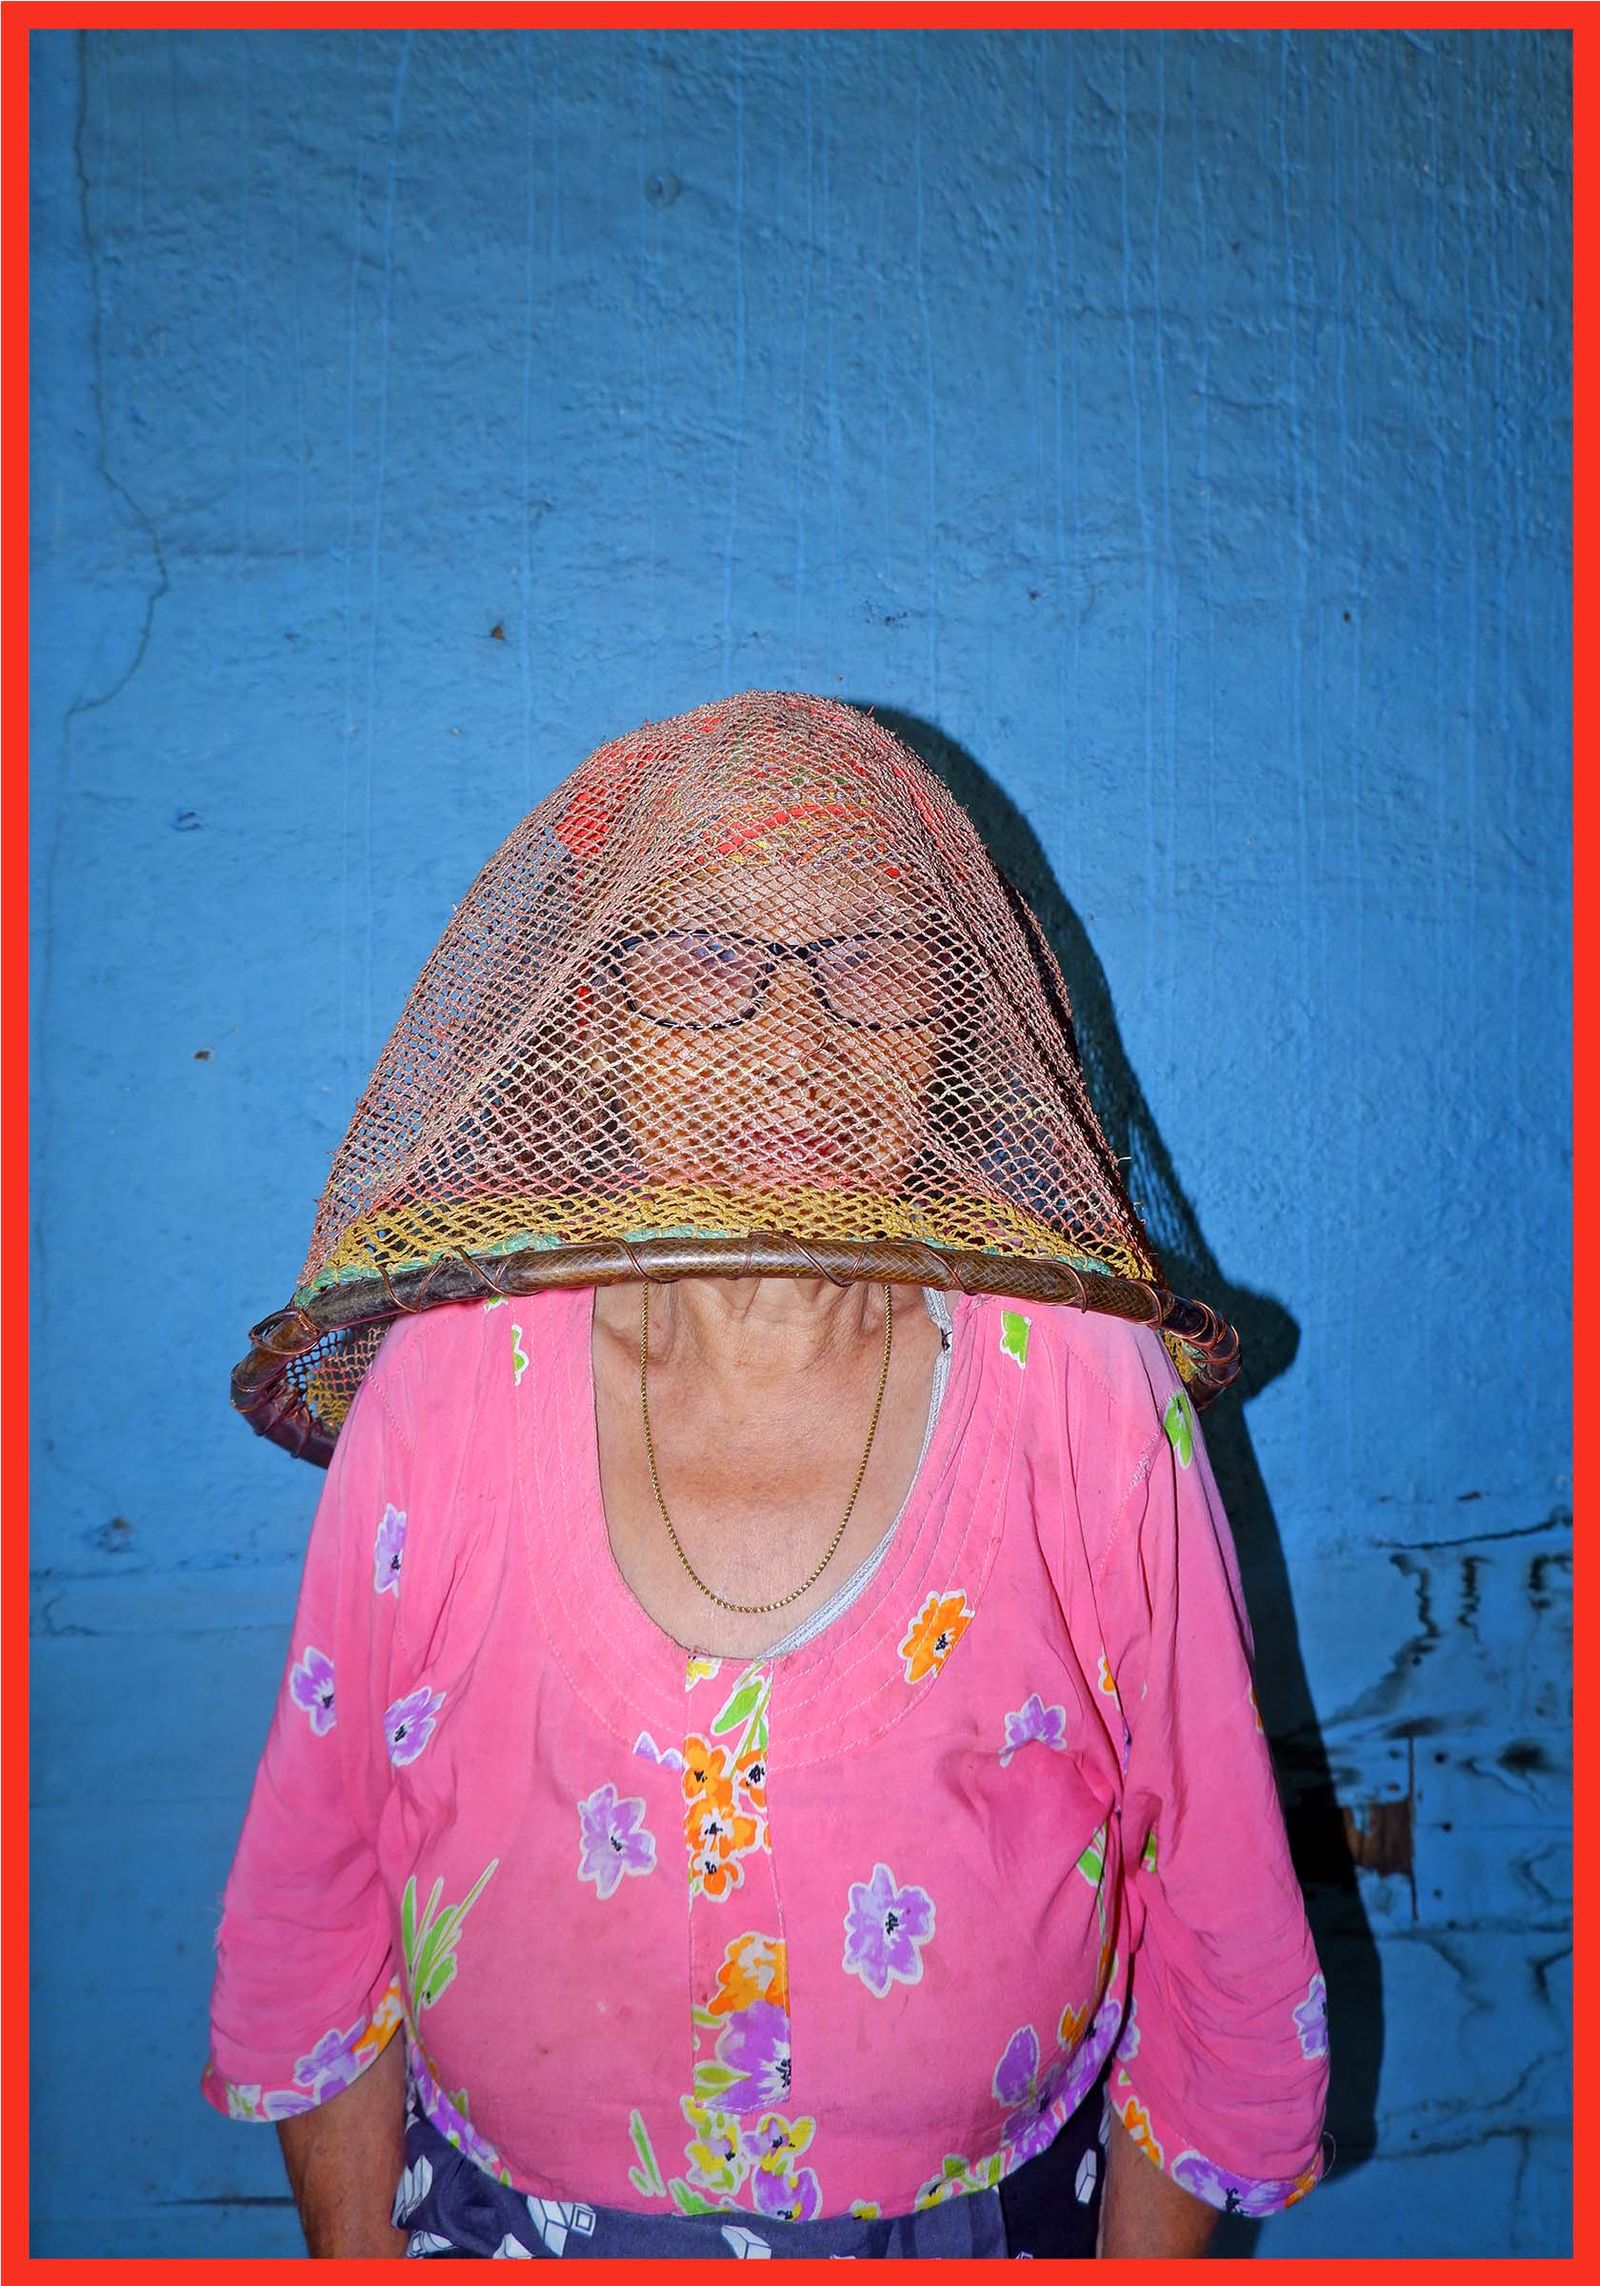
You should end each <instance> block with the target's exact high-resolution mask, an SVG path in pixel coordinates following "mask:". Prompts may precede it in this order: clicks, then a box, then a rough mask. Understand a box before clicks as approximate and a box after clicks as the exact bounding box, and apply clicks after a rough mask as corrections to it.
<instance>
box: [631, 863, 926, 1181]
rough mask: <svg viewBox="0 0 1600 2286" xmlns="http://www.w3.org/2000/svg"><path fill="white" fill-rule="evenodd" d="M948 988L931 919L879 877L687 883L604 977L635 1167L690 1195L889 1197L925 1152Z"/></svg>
mask: <svg viewBox="0 0 1600 2286" xmlns="http://www.w3.org/2000/svg"><path fill="white" fill-rule="evenodd" d="M775 946H776V947H781V948H782V949H781V950H775V949H774V947H775ZM948 982H949V978H948V962H945V963H943V964H941V959H940V952H939V946H938V942H937V939H936V936H935V933H934V932H933V930H932V929H931V928H930V927H929V926H928V923H927V920H926V916H925V915H924V914H922V913H920V912H919V911H918V910H916V909H914V908H913V907H912V906H911V905H910V903H909V901H908V900H906V899H904V898H903V897H897V896H896V894H895V892H894V884H893V883H891V882H889V881H887V880H885V879H884V878H883V877H882V875H881V874H880V873H878V872H876V871H875V870H874V871H872V872H870V873H868V874H866V875H862V874H860V873H853V872H851V871H850V870H849V868H847V867H845V866H843V865H840V864H838V863H834V864H831V865H829V864H825V863H823V862H821V861H818V862H815V863H812V864H808V865H806V866H804V867H795V866H789V865H783V864H781V863H778V864H775V863H772V862H766V863H761V862H746V863H743V864H739V865H730V866H728V867H726V868H724V869H723V870H722V871H721V872H720V873H719V874H718V875H717V877H716V879H715V880H714V882H711V883H701V882H694V883H692V884H689V885H687V886H686V888H685V889H684V890H683V891H682V892H680V893H679V894H678V895H677V896H675V897H672V898H669V899H663V900H661V901H660V902H659V903H658V904H657V906H656V907H655V908H654V909H653V910H652V911H650V912H649V913H648V914H647V915H645V916H643V917H641V919H640V922H639V924H638V926H637V928H636V929H634V930H632V931H630V932H629V934H628V935H626V936H624V937H622V938H620V939H619V940H618V941H617V942H616V944H615V945H614V946H613V947H612V948H610V952H609V955H608V959H607V964H606V972H605V975H604V978H603V984H602V991H601V995H600V1007H601V1010H602V1019H601V1029H600V1034H599V1038H600V1042H601V1052H602V1058H603V1062H604V1066H605V1070H606V1076H607V1078H608V1080H609V1082H610V1084H611V1087H612V1090H613V1092H614V1094H615V1096H616V1098H617V1100H618V1103H619V1106H620V1109H621V1112H622V1116H623V1119H624V1122H625V1124H626V1127H627V1129H628V1133H629V1137H630V1140H631V1142H632V1144H633V1146H634V1149H635V1151H636V1153H637V1155H638V1156H639V1158H641V1159H642V1160H643V1161H644V1162H645V1165H646V1166H647V1167H648V1169H649V1170H650V1173H651V1174H652V1176H654V1177H656V1178H658V1179H666V1180H676V1181H683V1182H690V1183H693V1184H694V1186H695V1187H696V1188H701V1187H705V1188H717V1189H721V1188H732V1189H735V1190H748V1189H750V1188H751V1187H759V1188H761V1189H770V1188H774V1187H786V1186H789V1185H796V1184H798V1185H806V1186H810V1185H815V1186H817V1187H818V1188H821V1189H824V1190H826V1189H847V1190H852V1191H859V1190H892V1189H893V1188H894V1186H895V1185H896V1184H897V1183H898V1182H899V1180H900V1178H901V1177H902V1176H903V1175H904V1173H905V1171H906V1169H907V1168H908V1167H909V1166H910V1164H911V1163H912V1161H913V1160H914V1159H915V1157H916V1155H917V1152H918V1149H919V1147H920V1145H921V1142H922V1138H923V1134H924V1116H923V1114H924V1102H925V1097H926V1093H927V1089H928V1085H929V1082H930V1081H931V1079H932V1077H933V1071H934V1064H935V1060H936V1057H937V1053H938V1047H939V1040H940V1037H941V1032H942V1030H943V1024H942V1021H941V995H942V993H943V992H944V991H945V990H947V988H948Z"/></svg>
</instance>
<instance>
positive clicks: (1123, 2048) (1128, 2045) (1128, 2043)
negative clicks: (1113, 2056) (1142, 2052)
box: [1117, 1993, 1139, 2064]
mask: <svg viewBox="0 0 1600 2286" xmlns="http://www.w3.org/2000/svg"><path fill="white" fill-rule="evenodd" d="M1138 2053H1139V1995H1138V1994H1137V1993H1135V1994H1134V1995H1133V1998H1132V1999H1131V2000H1130V2001H1129V2002H1128V2021H1127V2024H1126V2026H1125V2028H1124V2030H1123V2034H1122V2038H1121V2039H1120V2040H1119V2041H1118V2042H1117V2060H1118V2062H1119V2063H1123V2064H1125V2063H1127V2062H1128V2060H1129V2058H1130V2057H1133V2056H1137V2054H1138Z"/></svg>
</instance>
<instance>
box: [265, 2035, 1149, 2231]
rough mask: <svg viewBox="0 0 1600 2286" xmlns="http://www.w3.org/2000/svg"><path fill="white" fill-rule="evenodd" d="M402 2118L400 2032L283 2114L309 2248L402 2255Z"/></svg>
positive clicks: (292, 2184) (281, 2125)
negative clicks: (398, 2198) (359, 2068)
mask: <svg viewBox="0 0 1600 2286" xmlns="http://www.w3.org/2000/svg"><path fill="white" fill-rule="evenodd" d="M405 2116H406V2073H405V2041H404V2040H403V2039H402V2038H401V2037H400V2036H399V2035H398V2034H397V2035H395V2036H394V2037H392V2038H391V2039H390V2040H389V2042H388V2044H387V2046H386V2047H385V2048H384V2049H383V2051H382V2053H381V2054H380V2055H379V2056H378V2057H377V2059H376V2060H375V2061H374V2062H373V2063H371V2064H369V2065H368V2066H367V2068H366V2070H365V2071H364V2072H363V2073H362V2074H361V2077H360V2078H359V2079H357V2080H352V2081H351V2083H350V2085H349V2086H348V2087H347V2088H341V2089H340V2091H339V2093H338V2094H337V2095H336V2096H330V2097H329V2098H328V2100H327V2102H326V2103H319V2104H318V2105H317V2107H316V2109H315V2110H314V2111H303V2112H300V2113H298V2114H297V2115H296V2116H295V2117H294V2118H293V2119H282V2120H279V2122H278V2140H279V2142H280V2143H281V2145H282V2146H283V2163H284V2166H285V2167H286V2168H287V2170H288V2174H289V2188H290V2189H291V2190H292V2191H293V2193H294V2203H295V2205H296V2206H297V2207H298V2208H299V2210H300V2227H301V2229H302V2230H303V2231H304V2232H305V2237H306V2251H307V2253H308V2254H311V2255H314V2256H317V2255H320V2256H324V2257H326V2256H328V2255H334V2256H346V2257H349V2256H364V2257H367V2258H369V2259H370V2258H371V2257H373V2256H375V2255H404V2253H405V2250H406V2233H405V2232H404V2231H403V2230H396V2229H395V2228H394V2226H393V2225H392V2224H391V2222H390V2220H389V2212H390V2208H391V2206H392V2204H393V2201H394V2192H395V2185H396V2184H397V2183H398V2182H399V2180H400V2176H401V2173H402V2171H403V2169H404V2167H405ZM1151 2172H1152V2173H1153V2172H1154V2170H1153V2169H1152V2170H1151ZM1180 2195H1181V2194H1180Z"/></svg>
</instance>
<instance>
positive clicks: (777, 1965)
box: [707, 1929, 789, 2016]
mask: <svg viewBox="0 0 1600 2286" xmlns="http://www.w3.org/2000/svg"><path fill="white" fill-rule="evenodd" d="M758 2000H764V2001H766V2002H767V2004H768V2005H769V2007H772V2008H782V2009H784V2010H787V2009H788V2006H789V1966H788V1958H787V1948H786V1947H785V1945H784V1941H783V1939H782V1938H781V1937H763V1936H761V1935H760V1934H759V1932H758V1931H756V1930H754V1929H749V1930H746V1932H745V1934H744V1935H743V1936H742V1937H736V1938H735V1939H734V1941H733V1943H732V1944H731V1945H730V1946H729V1947H728V1949H727V1951H726V1952H725V1953H724V1954H723V1956H722V1966H721V1968H719V1969H718V1971H717V1989H716V1991H715V1992H714V1993H713V1994H712V1996H711V1999H710V2001H709V2002H708V2003H707V2009H708V2012H709V2013H710V2014H711V2015H712V2016H732V2015H735V2014H737V2012H738V2011H739V2010H740V2009H741V2008H749V2007H750V2006H751V2005H752V2004H753V2003H754V2002H755V2001H758Z"/></svg>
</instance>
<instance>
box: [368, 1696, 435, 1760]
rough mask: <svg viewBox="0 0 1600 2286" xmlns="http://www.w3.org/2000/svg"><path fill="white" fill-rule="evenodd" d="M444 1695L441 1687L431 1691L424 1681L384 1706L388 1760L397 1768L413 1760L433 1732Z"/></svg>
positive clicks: (384, 1728) (384, 1730)
mask: <svg viewBox="0 0 1600 2286" xmlns="http://www.w3.org/2000/svg"><path fill="white" fill-rule="evenodd" d="M444 1699H445V1694H444V1693H443V1691H430V1690H429V1688H428V1686H427V1684H426V1683H424V1684H422V1685H421V1686H420V1688H419V1689H417V1690H414V1691H408V1692H407V1693H406V1695H405V1697H404V1698H403V1699H396V1700H395V1702H394V1705H393V1706H392V1707H388V1708H386V1709H385V1710H384V1717H383V1735H384V1738H385V1740H386V1742H387V1744H388V1748H389V1760H390V1761H391V1762H392V1763H393V1764H394V1766H395V1768H396V1769H397V1770H400V1769H403V1768H404V1767H405V1765H406V1763H408V1762H415V1761H416V1759H417V1756H418V1755H419V1754H420V1753H421V1752H422V1749H423V1748H424V1747H425V1746H426V1745H427V1743H428V1741H429V1739H430V1738H431V1737H432V1736H433V1731H434V1718H435V1716H436V1715H437V1714H438V1712H439V1709H440V1708H441V1707H442V1706H443V1705H444Z"/></svg>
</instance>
